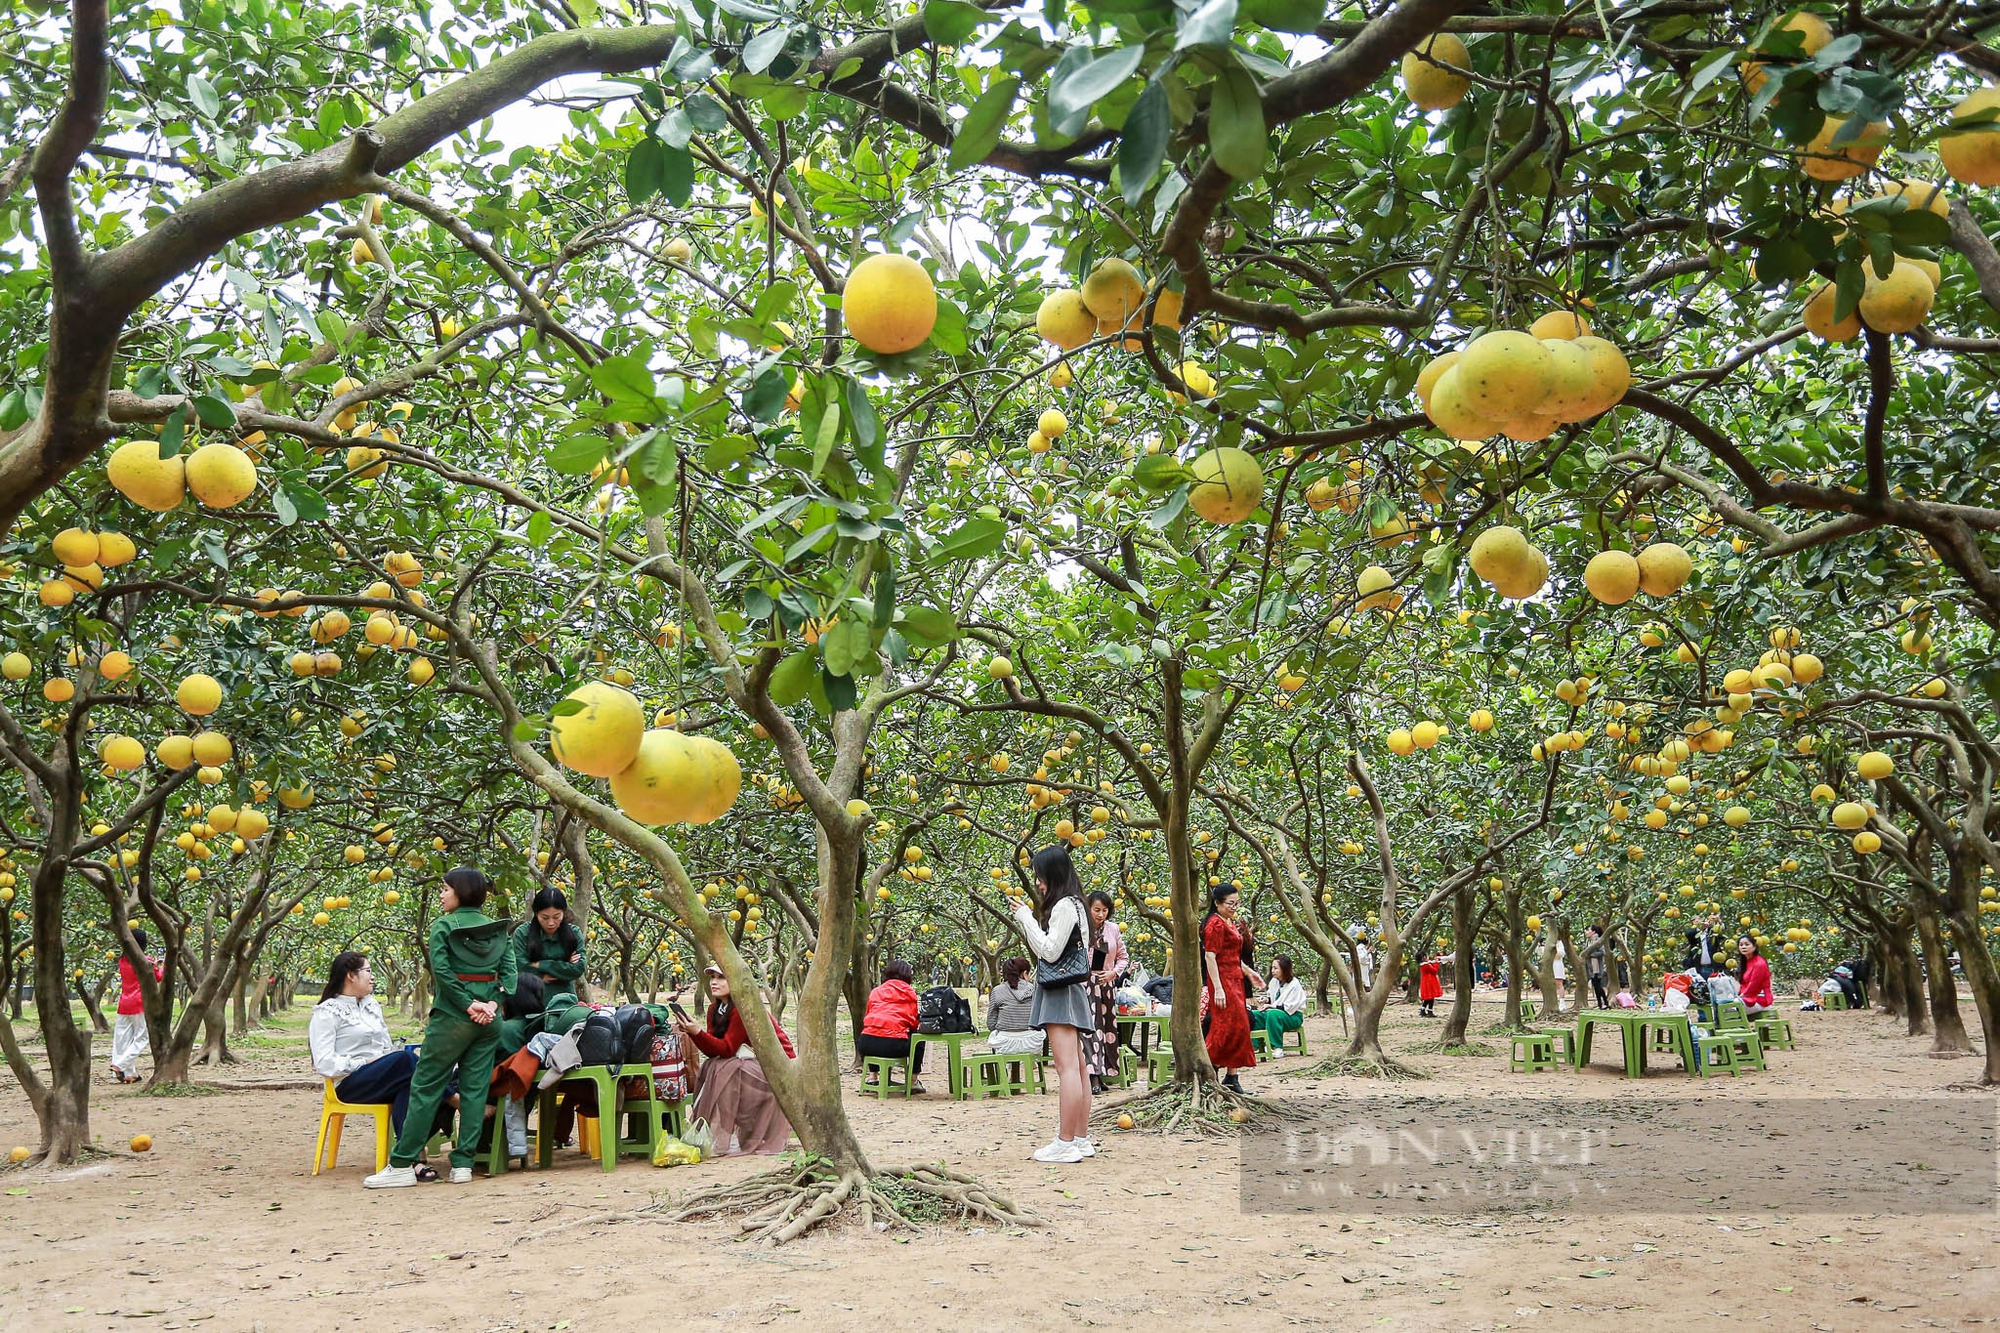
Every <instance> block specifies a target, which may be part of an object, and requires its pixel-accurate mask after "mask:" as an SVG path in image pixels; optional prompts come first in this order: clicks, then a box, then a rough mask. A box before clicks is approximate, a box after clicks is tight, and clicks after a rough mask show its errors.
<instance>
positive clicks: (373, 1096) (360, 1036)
mask: <svg viewBox="0 0 2000 1333" xmlns="http://www.w3.org/2000/svg"><path fill="white" fill-rule="evenodd" d="M306 1047H307V1049H308V1050H309V1051H311V1052H312V1064H313V1069H314V1070H315V1071H317V1072H318V1074H319V1075H320V1077H322V1078H324V1079H326V1080H327V1081H328V1082H330V1083H332V1084H333V1087H334V1092H335V1093H336V1094H337V1095H338V1096H339V1098H340V1100H342V1101H344V1102H350V1103H353V1104H355V1105H359V1106H379V1105H381V1104H382V1103H383V1102H387V1103H389V1120H390V1123H391V1124H393V1125H394V1126H395V1131H396V1133H398V1134H400V1133H402V1132H403V1116H404V1113H405V1112H407V1111H408V1110H409V1109H410V1079H411V1077H412V1076H413V1075H414V1074H415V1073H416V1072H417V1051H416V1048H415V1047H413V1046H398V1045H397V1044H396V1039H395V1038H394V1037H392V1036H390V1035H389V1020H388V1019H386V1018H384V1017H383V1016H382V1006H381V1004H380V1002H378V1001H377V1000H376V999H375V977H374V974H373V973H371V972H370V971H369V970H368V956H367V955H366V954H361V953H355V952H352V951H349V952H347V953H341V954H335V955H334V959H333V962H332V963H331V964H330V965H329V966H328V967H327V969H326V989H325V990H324V991H322V992H321V993H320V997H319V1003H318V1004H316V1005H314V1006H313V1011H312V1022H311V1024H310V1025H309V1026H308V1027H307V1029H306ZM445 1102H446V1106H445V1108H444V1109H441V1110H440V1111H439V1113H438V1114H439V1116H440V1118H445V1117H449V1116H450V1115H451V1108H453V1107H456V1106H457V1105H458V1097H457V1096H456V1095H455V1094H453V1095H449V1096H447V1097H446V1098H445ZM446 1123H449V1120H448V1119H447V1120H446ZM417 1179H418V1180H422V1181H432V1180H436V1179H437V1172H436V1171H434V1170H432V1169H431V1168H430V1166H429V1165H428V1164H426V1163H423V1162H419V1163H418V1164H417Z"/></svg>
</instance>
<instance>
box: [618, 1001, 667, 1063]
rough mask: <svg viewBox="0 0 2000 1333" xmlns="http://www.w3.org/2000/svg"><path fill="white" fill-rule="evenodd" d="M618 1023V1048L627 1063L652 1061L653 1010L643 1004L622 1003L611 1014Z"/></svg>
mask: <svg viewBox="0 0 2000 1333" xmlns="http://www.w3.org/2000/svg"><path fill="white" fill-rule="evenodd" d="M612 1017H613V1019H614V1020H616V1022H617V1024H618V1039H619V1050H620V1053H621V1054H622V1055H623V1056H624V1063H625V1064H628V1065H650V1064H652V1063H653V1034H654V1032H655V1030H656V1024H655V1023H654V1021H653V1011H652V1010H650V1009H648V1008H647V1007H646V1006H645V1005H643V1004H622V1005H620V1006H618V1011H617V1012H616V1013H615V1014H613V1015H612Z"/></svg>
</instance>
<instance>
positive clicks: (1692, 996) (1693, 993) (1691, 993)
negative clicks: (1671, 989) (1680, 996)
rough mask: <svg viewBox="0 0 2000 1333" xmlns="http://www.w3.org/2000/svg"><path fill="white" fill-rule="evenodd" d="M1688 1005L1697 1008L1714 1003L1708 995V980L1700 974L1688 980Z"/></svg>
mask: <svg viewBox="0 0 2000 1333" xmlns="http://www.w3.org/2000/svg"><path fill="white" fill-rule="evenodd" d="M1688 1003H1689V1004H1692V1005H1696V1006H1703V1005H1708V1004H1712V1003H1714V1001H1712V1000H1711V999H1710V998H1709V994H1708V978H1707V977H1705V976H1702V975H1701V974H1700V973H1699V972H1697V973H1695V975H1693V976H1691V977H1689V978H1688Z"/></svg>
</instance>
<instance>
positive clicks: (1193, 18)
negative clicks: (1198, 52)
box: [1174, 0, 1236, 51]
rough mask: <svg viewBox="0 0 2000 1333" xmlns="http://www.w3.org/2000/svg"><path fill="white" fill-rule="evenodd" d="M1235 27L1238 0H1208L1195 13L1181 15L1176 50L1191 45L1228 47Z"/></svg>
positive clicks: (1181, 49) (1175, 42) (1185, 48)
mask: <svg viewBox="0 0 2000 1333" xmlns="http://www.w3.org/2000/svg"><path fill="white" fill-rule="evenodd" d="M1235 27H1236V0H1207V3H1205V4H1203V5H1201V6H1200V7H1199V8H1197V9H1196V10H1195V11H1194V12H1193V13H1191V14H1186V15H1183V16H1182V17H1181V22H1180V35H1179V36H1178V37H1176V38H1175V39H1174V50H1176V51H1185V50H1187V49H1188V48H1189V47H1190V46H1225V47H1226V46H1228V45H1229V35H1230V33H1231V32H1232V31H1234V30H1235Z"/></svg>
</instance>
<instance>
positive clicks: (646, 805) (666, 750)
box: [611, 728, 715, 824]
mask: <svg viewBox="0 0 2000 1333" xmlns="http://www.w3.org/2000/svg"><path fill="white" fill-rule="evenodd" d="M710 766H711V756H710V755H709V754H707V753H705V752H704V750H703V749H702V747H700V746H697V745H695V744H694V738H692V737H689V736H683V735H682V734H681V733H680V732H678V731H669V730H666V729H663V728H662V729H655V730H652V731H648V732H646V733H645V734H644V735H643V736H642V737H640V740H639V752H638V755H637V756H636V757H635V758H634V759H633V760H632V762H631V764H630V765H628V766H627V767H626V768H625V769H624V770H622V771H621V772H619V773H616V774H614V775H613V776H612V778H611V799H612V800H613V801H615V802H617V804H618V808H619V809H620V810H623V811H624V812H625V813H626V814H627V815H629V816H631V817H632V818H633V819H636V820H638V821H639V822H640V823H642V824H680V823H686V822H688V821H689V820H691V819H692V817H693V816H694V815H695V814H696V813H698V812H700V811H703V810H705V809H707V807H708V805H709V803H710V802H711V801H712V800H713V799H714V797H715V791H714V785H713V781H712V779H711V777H710V771H709V770H710Z"/></svg>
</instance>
